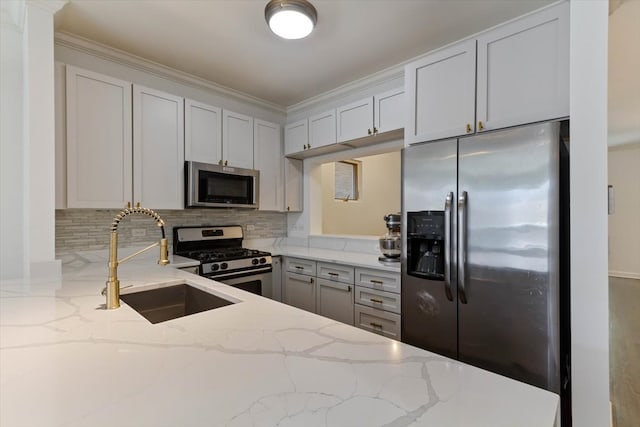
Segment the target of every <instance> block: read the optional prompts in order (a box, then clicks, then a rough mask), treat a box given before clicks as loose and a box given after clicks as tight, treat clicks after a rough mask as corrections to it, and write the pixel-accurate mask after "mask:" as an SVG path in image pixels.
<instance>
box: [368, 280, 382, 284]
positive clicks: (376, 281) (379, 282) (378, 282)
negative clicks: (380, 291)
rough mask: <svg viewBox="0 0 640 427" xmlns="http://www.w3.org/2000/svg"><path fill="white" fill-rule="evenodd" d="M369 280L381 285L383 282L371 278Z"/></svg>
mask: <svg viewBox="0 0 640 427" xmlns="http://www.w3.org/2000/svg"><path fill="white" fill-rule="evenodd" d="M369 281H370V282H371V283H373V284H375V285H383V284H384V282H383V281H382V280H374V279H371V280H369Z"/></svg>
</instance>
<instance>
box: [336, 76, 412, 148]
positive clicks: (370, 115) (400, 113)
mask: <svg viewBox="0 0 640 427" xmlns="http://www.w3.org/2000/svg"><path fill="white" fill-rule="evenodd" d="M404 107H405V103H404V90H403V88H399V89H393V90H390V91H387V92H383V93H380V94H378V95H375V96H369V97H367V98H364V99H361V100H359V101H355V102H352V103H350V104H347V105H344V106H342V107H339V108H337V109H336V118H337V133H338V142H348V141H353V140H355V139H359V138H364V137H367V136H372V135H378V134H381V133H384V132H389V131H393V130H397V129H402V128H403V127H404V122H405V117H406V114H405V108H404ZM371 142H373V140H372V141H371Z"/></svg>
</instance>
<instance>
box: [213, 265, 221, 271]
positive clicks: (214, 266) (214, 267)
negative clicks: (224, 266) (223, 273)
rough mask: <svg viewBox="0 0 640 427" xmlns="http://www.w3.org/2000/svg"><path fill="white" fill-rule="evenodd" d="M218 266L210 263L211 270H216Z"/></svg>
mask: <svg viewBox="0 0 640 427" xmlns="http://www.w3.org/2000/svg"><path fill="white" fill-rule="evenodd" d="M219 268H220V266H219V265H218V264H212V265H211V270H212V271H218V269H219Z"/></svg>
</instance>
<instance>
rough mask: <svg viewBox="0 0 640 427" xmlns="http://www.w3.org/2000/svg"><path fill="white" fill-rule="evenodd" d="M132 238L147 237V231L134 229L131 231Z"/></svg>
mask: <svg viewBox="0 0 640 427" xmlns="http://www.w3.org/2000/svg"><path fill="white" fill-rule="evenodd" d="M131 234H132V236H133V237H144V236H146V235H147V229H146V228H134V229H133V230H132V233H131Z"/></svg>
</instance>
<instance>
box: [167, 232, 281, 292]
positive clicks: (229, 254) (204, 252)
mask: <svg viewBox="0 0 640 427" xmlns="http://www.w3.org/2000/svg"><path fill="white" fill-rule="evenodd" d="M243 238H244V235H243V232H242V227H241V226H239V225H225V226H195V227H193V226H188V227H174V228H173V253H174V254H176V255H180V256H183V257H186V258H191V259H195V260H198V261H200V266H199V267H198V274H199V275H201V276H204V277H208V278H209V279H213V280H216V281H218V282H221V283H225V284H227V285H230V286H234V287H236V288H239V289H243V290H245V291H249V292H253V293H254V294H258V295H262V296H264V297H267V298H271V295H272V289H271V288H272V279H271V274H272V261H271V254H270V253H269V252H263V251H257V250H254V249H246V248H243V247H242V240H243Z"/></svg>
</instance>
